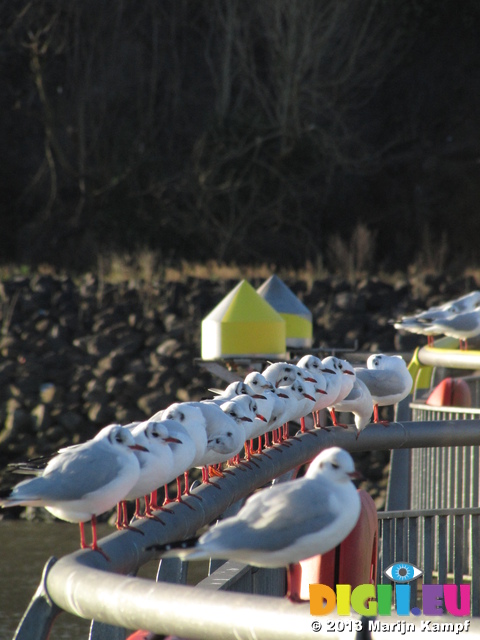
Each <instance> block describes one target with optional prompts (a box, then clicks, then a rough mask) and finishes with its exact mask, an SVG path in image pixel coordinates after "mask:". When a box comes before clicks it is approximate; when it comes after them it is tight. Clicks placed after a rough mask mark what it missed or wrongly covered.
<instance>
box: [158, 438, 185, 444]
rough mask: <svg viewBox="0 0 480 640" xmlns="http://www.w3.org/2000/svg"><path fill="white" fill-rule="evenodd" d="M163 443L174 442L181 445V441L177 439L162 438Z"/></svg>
mask: <svg viewBox="0 0 480 640" xmlns="http://www.w3.org/2000/svg"><path fill="white" fill-rule="evenodd" d="M163 441H164V442H176V443H177V444H182V441H181V440H179V439H178V438H172V437H169V438H164V439H163Z"/></svg>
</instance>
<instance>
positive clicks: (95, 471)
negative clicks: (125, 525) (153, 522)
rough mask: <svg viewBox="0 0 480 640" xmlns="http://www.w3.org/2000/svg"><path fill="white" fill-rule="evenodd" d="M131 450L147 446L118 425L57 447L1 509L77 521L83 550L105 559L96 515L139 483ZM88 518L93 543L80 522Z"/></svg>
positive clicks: (3, 502) (136, 467)
mask: <svg viewBox="0 0 480 640" xmlns="http://www.w3.org/2000/svg"><path fill="white" fill-rule="evenodd" d="M135 451H146V448H145V447H143V446H142V445H139V444H137V443H136V442H135V440H134V437H133V435H132V434H131V433H130V431H129V430H128V429H124V428H123V427H122V426H121V425H118V424H114V425H109V426H107V427H104V428H103V429H102V430H101V431H99V433H98V434H97V435H96V436H95V437H94V438H93V439H92V440H88V441H87V442H85V443H84V444H81V445H75V446H72V447H67V448H65V449H61V450H60V451H59V453H58V455H56V456H55V457H54V458H52V459H51V460H50V461H49V463H48V464H47V466H46V467H45V469H44V470H43V472H41V475H39V476H37V477H36V478H32V479H30V480H25V481H23V482H20V484H18V485H16V486H15V487H14V488H13V490H12V492H11V494H10V495H9V496H8V497H7V498H6V499H4V500H2V501H0V506H2V507H14V506H16V505H25V506H33V507H45V509H46V510H47V511H49V512H50V513H52V514H53V515H54V516H56V517H57V518H60V519H61V520H66V521H67V522H78V523H79V526H80V546H81V548H82V549H87V548H90V549H93V550H94V551H99V552H100V553H101V554H102V555H104V556H105V554H104V553H103V551H102V550H101V549H100V547H99V546H98V544H97V530H96V517H97V516H98V515H99V514H101V513H104V512H105V511H108V510H109V509H111V508H112V507H114V506H115V505H116V504H117V503H118V502H120V501H121V500H122V499H123V498H124V496H125V495H127V493H128V492H129V491H130V489H131V488H132V487H133V486H134V484H135V483H136V482H137V480H138V478H139V475H140V464H139V462H138V459H137V457H136V455H135ZM89 520H90V521H91V526H92V544H91V545H87V543H86V542H85V529H84V523H85V522H88V521H89ZM105 557H106V556H105ZM107 559H108V558H107Z"/></svg>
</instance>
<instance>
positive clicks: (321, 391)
mask: <svg viewBox="0 0 480 640" xmlns="http://www.w3.org/2000/svg"><path fill="white" fill-rule="evenodd" d="M315 391H316V392H317V393H324V394H325V395H327V392H326V391H324V390H323V389H318V388H317V387H315Z"/></svg>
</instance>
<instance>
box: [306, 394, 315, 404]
mask: <svg viewBox="0 0 480 640" xmlns="http://www.w3.org/2000/svg"><path fill="white" fill-rule="evenodd" d="M303 396H304V398H307V399H308V400H312V402H315V398H314V397H313V396H311V395H309V394H308V393H304V394H303Z"/></svg>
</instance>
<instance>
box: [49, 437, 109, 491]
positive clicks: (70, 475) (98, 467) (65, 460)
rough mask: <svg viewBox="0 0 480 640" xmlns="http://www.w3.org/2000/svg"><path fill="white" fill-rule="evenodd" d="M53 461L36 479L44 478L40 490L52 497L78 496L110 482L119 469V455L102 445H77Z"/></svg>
mask: <svg viewBox="0 0 480 640" xmlns="http://www.w3.org/2000/svg"><path fill="white" fill-rule="evenodd" d="M60 458H61V459H60ZM53 462H55V465H48V466H47V469H46V470H45V473H44V475H43V476H42V477H40V478H37V479H38V480H43V481H44V484H43V490H44V491H48V496H49V497H50V498H52V499H54V500H77V499H79V498H81V497H83V496H85V495H87V494H89V493H93V492H94V491H97V490H98V489H101V488H102V487H104V486H105V485H107V484H108V483H109V482H112V480H114V479H115V478H116V477H117V475H118V474H120V473H121V471H122V465H121V461H120V459H119V458H118V456H117V455H116V454H115V453H113V452H111V451H109V450H105V448H104V447H102V446H93V447H89V448H84V449H82V450H78V449H77V450H76V451H74V452H73V451H72V452H71V453H67V454H63V455H61V456H58V458H57V459H55V460H53V461H52V463H53ZM39 488H40V485H39Z"/></svg>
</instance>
